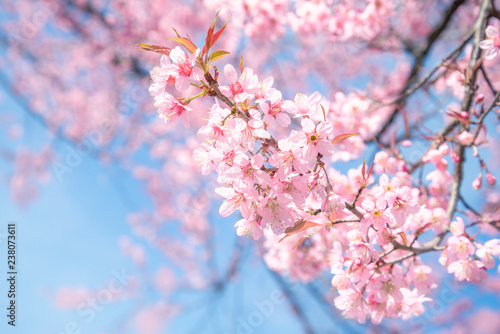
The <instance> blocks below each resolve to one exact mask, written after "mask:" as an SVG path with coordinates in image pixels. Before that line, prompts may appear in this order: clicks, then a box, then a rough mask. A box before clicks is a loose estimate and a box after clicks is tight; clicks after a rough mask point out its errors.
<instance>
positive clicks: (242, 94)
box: [220, 64, 259, 103]
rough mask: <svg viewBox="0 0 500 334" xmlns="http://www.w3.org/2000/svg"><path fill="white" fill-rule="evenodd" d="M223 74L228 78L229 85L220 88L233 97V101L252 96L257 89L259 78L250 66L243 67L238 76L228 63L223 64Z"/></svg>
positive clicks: (240, 100) (243, 99) (241, 100)
mask: <svg viewBox="0 0 500 334" xmlns="http://www.w3.org/2000/svg"><path fill="white" fill-rule="evenodd" d="M224 75H225V76H226V78H227V80H229V86H221V87H220V90H221V91H222V92H223V93H224V94H227V95H229V96H232V97H234V100H235V102H238V103H239V102H243V101H245V100H247V99H251V98H254V94H255V93H256V92H257V90H258V89H259V86H258V85H259V79H258V77H257V75H256V74H253V70H252V69H251V68H248V67H247V68H245V69H244V70H243V73H242V74H241V76H240V77H239V78H238V74H236V70H235V69H234V67H233V66H232V65H230V64H227V65H226V66H224Z"/></svg>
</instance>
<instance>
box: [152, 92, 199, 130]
mask: <svg viewBox="0 0 500 334" xmlns="http://www.w3.org/2000/svg"><path fill="white" fill-rule="evenodd" d="M155 107H156V108H158V113H159V114H160V118H161V119H163V120H164V121H165V122H166V123H167V124H169V125H172V124H174V123H175V122H176V121H177V119H179V118H180V119H181V121H182V124H184V126H185V127H186V128H189V115H188V112H189V111H192V109H191V108H189V107H188V106H186V105H183V104H182V103H181V102H179V101H178V100H177V99H176V98H175V97H173V96H172V95H170V94H168V93H163V94H159V95H157V96H156V97H155Z"/></svg>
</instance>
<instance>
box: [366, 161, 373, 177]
mask: <svg viewBox="0 0 500 334" xmlns="http://www.w3.org/2000/svg"><path fill="white" fill-rule="evenodd" d="M372 171H373V162H372V164H371V165H370V170H369V171H368V175H367V176H366V181H368V179H369V178H370V176H371V175H372Z"/></svg>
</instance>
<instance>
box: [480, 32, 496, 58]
mask: <svg viewBox="0 0 500 334" xmlns="http://www.w3.org/2000/svg"><path fill="white" fill-rule="evenodd" d="M485 33H486V39H485V40H483V41H481V42H480V43H479V47H480V48H481V49H483V50H486V53H485V54H484V58H486V59H493V58H495V57H496V56H497V54H498V50H500V28H497V27H494V26H488V27H487V28H486V31H485Z"/></svg>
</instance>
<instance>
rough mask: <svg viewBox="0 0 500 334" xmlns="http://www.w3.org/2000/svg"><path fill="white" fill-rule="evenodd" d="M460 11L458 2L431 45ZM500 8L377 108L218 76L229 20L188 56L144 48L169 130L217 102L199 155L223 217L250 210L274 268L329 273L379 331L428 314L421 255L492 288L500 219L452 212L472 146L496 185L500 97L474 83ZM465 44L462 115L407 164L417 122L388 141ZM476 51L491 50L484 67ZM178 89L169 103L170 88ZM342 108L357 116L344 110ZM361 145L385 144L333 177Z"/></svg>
mask: <svg viewBox="0 0 500 334" xmlns="http://www.w3.org/2000/svg"><path fill="white" fill-rule="evenodd" d="M462 2H463V1H455V2H454V3H453V4H452V5H451V7H450V8H449V9H448V11H447V12H446V13H445V19H444V20H443V21H442V22H441V24H440V25H438V26H437V27H436V28H435V30H434V31H433V33H432V34H433V35H432V36H434V37H433V38H437V37H438V36H439V34H440V33H441V32H442V31H443V30H444V29H445V28H446V25H447V24H448V22H449V19H450V17H451V16H452V15H453V13H454V12H455V11H456V10H457V8H458V7H459V6H460V5H461V4H462ZM495 13H496V12H495V10H494V9H493V6H492V3H491V2H490V1H483V2H482V3H481V4H480V7H479V9H478V12H477V15H476V17H477V19H476V21H475V22H474V24H473V26H472V27H471V30H470V33H468V34H467V35H466V36H465V37H464V38H463V40H462V42H461V43H460V44H459V46H458V47H456V48H455V49H454V50H453V51H452V52H451V53H450V54H449V55H448V56H447V57H446V58H445V59H444V60H443V61H442V62H441V64H439V65H438V66H436V67H435V68H434V69H433V70H432V71H430V72H429V73H428V74H427V75H425V76H423V77H422V78H420V79H419V78H418V72H419V71H420V66H421V65H422V61H423V59H424V58H425V56H426V54H427V53H428V52H429V50H430V48H431V46H432V42H433V41H432V40H431V41H430V42H429V43H428V44H427V46H426V48H424V49H422V50H418V51H416V54H417V56H416V62H415V64H414V67H413V69H412V71H411V73H410V76H409V80H407V82H406V84H405V86H404V87H402V89H401V91H400V93H399V94H397V95H395V98H394V97H391V96H386V97H382V98H380V97H379V98H380V100H378V101H377V100H375V99H371V98H369V96H362V95H356V96H345V95H343V94H342V93H337V95H336V99H335V100H334V101H328V100H327V99H325V98H322V96H321V95H320V94H319V93H318V92H315V93H313V94H311V95H307V94H303V93H297V94H296V96H295V98H294V99H293V100H284V99H283V96H284V94H283V93H282V92H281V91H280V90H279V87H277V86H275V85H274V81H273V78H272V77H267V78H261V77H259V76H258V75H257V74H256V73H254V70H253V69H252V68H249V67H245V66H244V61H243V58H241V61H240V64H239V71H237V70H236V69H235V68H234V66H233V65H231V64H225V65H224V66H223V75H224V78H222V75H220V74H221V73H220V72H219V68H218V67H217V66H216V65H215V64H214V62H216V61H219V60H220V59H222V58H223V57H224V56H227V55H228V54H229V52H227V51H223V50H217V51H213V52H211V50H212V49H213V46H214V44H216V42H217V41H218V40H219V38H221V36H222V33H223V32H224V30H225V29H226V25H227V22H226V24H224V26H223V27H222V28H220V29H219V30H217V31H215V24H216V21H215V20H214V22H213V24H212V25H211V26H210V29H209V30H208V33H207V35H206V39H205V43H204V45H203V46H202V48H198V47H197V46H196V45H195V44H194V43H193V42H192V41H191V39H189V38H188V37H181V36H180V35H178V36H177V38H173V40H174V41H175V42H177V43H179V44H181V45H182V46H184V47H185V49H186V50H187V52H188V53H187V54H186V53H184V51H182V49H181V47H180V46H176V47H174V48H172V49H170V48H167V47H163V46H154V45H146V44H140V45H139V47H140V48H142V49H144V50H149V51H154V52H157V53H160V54H162V56H161V61H160V66H157V67H155V68H154V69H153V70H152V72H151V77H152V84H151V88H150V93H151V94H152V95H153V96H154V98H155V101H156V102H155V106H156V107H157V108H158V113H159V114H160V118H162V119H165V121H166V122H167V123H168V124H169V125H170V124H172V123H174V122H175V120H177V119H178V118H181V119H182V120H183V121H185V122H187V120H188V115H189V114H190V113H191V111H192V109H191V108H190V106H189V105H190V102H191V101H192V100H194V99H197V98H205V99H209V101H210V100H212V101H213V104H211V107H209V108H207V109H206V110H205V111H204V112H202V114H203V115H204V117H205V118H206V123H205V125H203V126H202V127H201V128H200V129H199V130H198V137H199V139H200V141H201V144H200V147H198V148H196V149H195V150H194V153H193V157H194V159H195V160H196V161H197V162H198V163H199V165H200V166H201V172H202V174H203V175H208V174H210V173H212V172H214V173H215V175H216V177H217V181H218V182H219V184H220V187H219V188H217V189H215V191H216V192H217V193H218V194H219V195H221V196H222V197H223V198H224V200H223V203H222V205H221V206H220V210H219V212H220V214H221V215H222V216H224V217H226V216H229V215H231V214H233V213H235V212H240V213H241V216H242V219H240V220H238V221H237V222H236V224H235V227H236V233H237V234H238V235H240V236H246V237H248V238H251V239H254V240H257V239H260V238H261V237H263V236H264V238H265V239H266V240H265V243H264V247H265V249H266V253H265V255H264V257H265V259H266V261H267V264H268V266H269V267H270V268H271V269H273V270H277V271H280V272H283V273H288V274H290V275H291V276H292V277H293V278H295V279H300V280H303V281H309V280H312V279H314V278H315V277H317V276H319V275H320V274H321V273H322V272H323V271H325V270H328V269H329V270H330V271H331V273H332V274H333V277H332V286H333V287H334V288H335V289H336V290H337V292H338V296H337V297H336V298H335V305H336V306H337V308H339V309H340V310H342V311H343V314H344V315H345V316H346V317H348V318H352V319H355V320H357V321H359V322H365V320H366V319H367V318H369V319H371V321H372V322H373V323H380V322H381V321H382V319H383V318H393V317H400V318H402V319H408V318H410V317H412V316H418V315H421V314H422V313H423V312H424V306H423V305H424V303H425V302H427V301H430V300H431V299H430V298H429V297H428V296H429V293H430V290H431V289H433V288H436V287H437V284H436V282H435V281H434V278H433V270H432V267H431V266H430V265H429V264H428V263H426V262H424V261H423V260H422V259H421V258H420V255H421V254H424V253H428V252H440V253H441V256H440V258H439V262H440V263H441V264H442V265H444V266H447V268H448V272H449V273H452V274H454V277H455V279H456V280H458V281H470V282H472V283H479V282H481V281H483V280H485V279H486V276H487V270H488V269H493V268H494V267H495V259H494V258H495V257H498V256H499V255H500V240H499V239H489V240H487V241H486V242H484V241H482V240H483V238H482V237H481V236H480V233H477V232H476V230H474V229H473V227H474V226H477V225H481V226H493V227H497V228H498V227H499V226H500V223H499V220H498V218H495V217H493V216H491V215H488V214H487V213H479V212H475V211H473V210H471V211H472V212H473V217H474V218H473V219H472V220H471V218H472V217H467V219H466V220H464V219H463V218H462V217H461V215H460V211H459V210H457V208H458V204H459V202H460V201H462V202H463V204H464V205H465V206H466V207H468V204H467V203H466V201H465V200H463V197H462V195H461V192H460V189H461V185H462V183H463V179H464V174H465V171H464V168H463V165H464V159H465V155H466V152H467V151H471V152H473V153H474V157H475V158H476V159H478V160H479V161H480V163H481V174H480V175H479V177H478V178H477V179H476V180H475V181H474V183H473V186H474V187H475V188H476V189H477V188H480V187H481V180H482V175H483V171H484V172H486V179H487V181H488V183H490V184H492V185H494V184H495V178H494V176H493V175H492V174H491V173H490V172H489V171H488V169H487V166H486V164H485V163H484V160H483V159H482V158H481V156H480V155H479V150H478V148H479V147H480V145H481V144H483V143H485V142H486V139H485V136H486V133H485V128H484V126H483V122H484V121H485V118H486V117H487V115H488V114H489V113H490V112H492V111H493V110H495V109H496V108H497V102H498V100H499V98H500V93H499V92H497V91H496V90H495V88H494V87H493V86H492V85H491V83H490V82H489V81H488V83H489V87H488V89H490V90H491V92H489V93H488V97H485V95H486V93H479V87H478V79H477V78H478V74H479V73H480V72H481V71H482V72H483V75H484V77H485V78H487V75H486V73H485V70H484V67H483V66H482V62H483V61H484V58H488V59H490V58H492V57H494V56H495V55H496V53H497V49H498V47H499V45H498V38H499V37H498V36H499V34H498V28H496V27H495V28H494V27H493V26H488V27H487V23H488V19H489V18H490V17H491V16H492V15H495ZM446 17H447V18H446ZM485 31H486V32H487V35H486V40H485ZM470 40H471V42H470V43H469V45H471V47H472V49H471V50H469V51H468V52H470V56H469V58H468V61H467V64H466V66H465V67H464V72H463V92H462V93H461V94H460V95H461V101H462V102H461V105H460V107H459V109H457V110H450V112H449V113H448V115H449V120H448V121H447V122H446V124H445V126H444V127H443V128H442V129H441V130H440V131H439V132H438V133H436V134H435V135H433V136H427V137H426V139H427V140H428V142H429V146H428V149H427V151H426V152H425V154H423V156H422V157H421V158H419V159H418V160H416V161H412V162H410V161H407V160H406V159H405V154H404V153H402V152H400V151H399V149H398V144H399V145H401V147H405V146H406V147H407V146H411V145H412V143H411V141H409V140H407V139H406V138H408V137H409V132H410V130H411V129H410V126H409V124H408V121H406V122H405V133H406V134H405V136H406V138H402V139H398V138H397V137H394V138H393V139H392V140H391V142H390V143H388V144H384V143H383V142H382V138H383V136H384V134H385V132H386V131H387V129H388V127H389V126H390V125H391V124H392V122H393V121H394V119H395V117H396V116H397V115H398V114H399V113H400V112H401V111H402V109H403V107H404V104H405V103H407V101H408V98H409V97H410V96H412V94H414V93H415V92H416V91H418V90H419V89H420V88H421V87H422V86H424V85H427V84H429V82H430V81H431V80H434V82H436V81H438V80H441V78H443V77H444V76H446V75H447V73H446V71H443V70H442V69H443V68H446V66H452V65H451V64H453V62H454V61H456V58H457V56H458V55H459V54H460V52H461V51H462V50H463V49H464V48H465V46H466V45H467V43H468V42H469V41H470ZM481 48H483V49H488V51H487V52H486V54H485V56H484V57H483V58H481ZM435 73H438V75H437V76H436V75H435ZM174 83H175V90H176V91H175V93H173V94H175V95H172V94H171V92H172V90H168V91H167V90H165V89H168V87H169V86H170V85H174ZM188 83H189V84H190V85H188ZM174 96H175V97H174ZM324 105H327V106H328V107H326V108H325V106H324ZM346 105H349V113H342V110H343V109H344V108H346V109H347V107H346ZM344 119H348V121H344ZM346 122H348V123H349V125H350V127H349V128H350V130H351V131H350V132H346V129H345V123H346ZM185 125H188V124H186V123H185ZM354 138H358V140H359V138H361V139H362V140H361V142H360V141H354V140H353V139H354ZM363 142H364V143H370V142H376V143H378V144H379V146H380V147H381V148H382V150H381V151H379V152H378V153H377V154H376V155H375V159H374V162H373V163H371V165H367V164H365V162H364V160H363V164H362V166H360V167H359V168H357V169H355V170H350V171H349V173H348V174H347V175H343V174H341V173H340V172H339V171H337V170H336V169H335V163H334V162H335V161H337V160H338V159H339V158H340V157H342V156H346V155H347V156H349V157H350V158H351V157H359V156H363V155H364V154H363V149H362V148H360V147H359V145H363ZM341 144H343V146H340V145H341ZM356 145H358V147H356ZM448 157H450V159H448ZM424 167H426V168H427V169H431V171H430V172H427V173H426V180H429V182H428V183H425V182H423V180H422V170H423V168H424ZM419 171H420V177H419V176H418V172H419ZM466 221H469V222H466ZM479 232H480V231H479Z"/></svg>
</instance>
